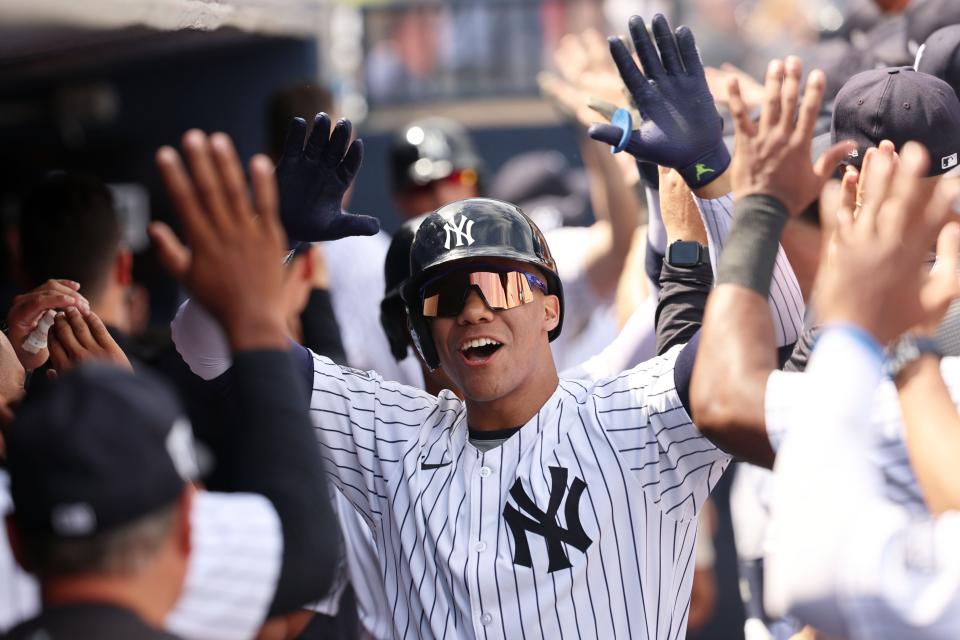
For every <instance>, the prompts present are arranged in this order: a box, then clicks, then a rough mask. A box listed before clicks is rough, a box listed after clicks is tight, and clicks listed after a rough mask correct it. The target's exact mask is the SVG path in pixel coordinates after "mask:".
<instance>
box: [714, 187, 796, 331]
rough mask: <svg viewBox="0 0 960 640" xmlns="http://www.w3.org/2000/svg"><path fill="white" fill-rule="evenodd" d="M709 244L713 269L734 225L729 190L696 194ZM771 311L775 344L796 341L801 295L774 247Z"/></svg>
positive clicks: (785, 260) (787, 263)
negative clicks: (709, 195) (714, 194)
mask: <svg viewBox="0 0 960 640" xmlns="http://www.w3.org/2000/svg"><path fill="white" fill-rule="evenodd" d="M696 202H697V207H698V208H699V209H700V214H701V216H702V218H703V225H704V227H705V228H706V231H707V238H708V241H709V245H710V263H711V265H712V266H713V268H714V273H717V269H718V266H719V262H720V256H721V255H722V253H723V250H724V248H725V247H726V246H727V242H728V240H729V237H730V232H731V230H732V228H733V215H734V208H735V207H734V201H733V196H732V194H730V193H727V194H722V195H721V196H719V197H715V198H702V197H700V196H697V197H696ZM768 297H769V305H770V312H771V313H772V314H773V319H774V323H773V326H774V331H775V335H776V346H778V347H782V346H785V345H788V344H793V343H795V342H797V340H798V339H799V338H800V335H801V333H802V332H803V314H804V310H805V307H804V297H803V291H802V289H801V287H800V282H799V281H798V280H797V276H796V274H795V273H794V271H793V267H792V265H791V264H790V260H789V259H788V258H787V253H786V251H784V249H783V248H782V247H779V246H778V248H777V252H776V261H775V263H774V266H773V274H772V278H771V281H770V287H769V294H768Z"/></svg>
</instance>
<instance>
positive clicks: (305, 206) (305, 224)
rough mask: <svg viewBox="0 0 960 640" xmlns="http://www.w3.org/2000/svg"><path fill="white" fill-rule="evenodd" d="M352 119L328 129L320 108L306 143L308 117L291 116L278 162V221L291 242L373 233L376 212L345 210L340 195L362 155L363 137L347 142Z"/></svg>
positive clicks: (353, 173) (378, 224) (317, 240)
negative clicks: (361, 212) (351, 211)
mask: <svg viewBox="0 0 960 640" xmlns="http://www.w3.org/2000/svg"><path fill="white" fill-rule="evenodd" d="M350 128H351V127H350V121H349V120H339V121H337V124H336V126H335V127H334V128H333V134H331V133H330V116H328V115H327V114H325V113H318V114H317V116H316V118H315V119H314V121H313V131H311V132H310V138H309V139H308V140H307V143H306V145H304V143H303V139H304V138H305V137H306V133H307V123H306V122H304V120H303V119H302V118H294V119H293V123H292V124H291V125H290V129H289V131H287V139H286V141H285V142H284V144H283V155H282V156H280V161H279V162H278V163H277V186H278V188H279V190H280V221H281V222H282V223H283V228H284V230H285V231H286V232H287V237H288V238H289V239H290V242H291V244H292V245H293V244H296V243H297V242H319V241H321V240H337V239H339V238H346V237H348V236H372V235H373V234H375V233H376V232H377V231H379V230H380V223H379V222H378V221H377V219H376V218H372V217H370V216H360V215H354V214H350V213H347V212H345V211H343V209H342V205H343V195H344V194H345V193H346V192H347V189H348V188H349V187H350V184H351V183H352V182H353V178H354V177H355V176H356V175H357V171H358V170H359V169H360V163H361V162H362V161H363V142H362V141H361V140H354V141H353V143H352V144H351V142H350Z"/></svg>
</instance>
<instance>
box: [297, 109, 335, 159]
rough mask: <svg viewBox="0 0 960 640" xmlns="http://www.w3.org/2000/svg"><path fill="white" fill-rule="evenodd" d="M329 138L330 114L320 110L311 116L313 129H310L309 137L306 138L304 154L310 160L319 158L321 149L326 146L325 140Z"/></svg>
mask: <svg viewBox="0 0 960 640" xmlns="http://www.w3.org/2000/svg"><path fill="white" fill-rule="evenodd" d="M329 138H330V116H328V115H327V114H326V113H323V112H322V111H321V112H320V113H318V114H317V115H316V116H314V118H313V130H312V131H310V137H309V138H307V146H306V147H305V148H304V150H303V153H304V155H305V156H306V157H307V158H309V159H310V160H317V159H318V158H320V156H321V154H322V153H323V150H324V149H326V147H327V140H328V139H329Z"/></svg>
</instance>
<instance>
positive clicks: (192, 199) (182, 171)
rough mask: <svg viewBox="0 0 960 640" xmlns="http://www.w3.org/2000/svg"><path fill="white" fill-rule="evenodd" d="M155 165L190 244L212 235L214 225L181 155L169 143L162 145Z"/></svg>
mask: <svg viewBox="0 0 960 640" xmlns="http://www.w3.org/2000/svg"><path fill="white" fill-rule="evenodd" d="M156 162H157V168H158V169H159V170H160V176H161V177H162V178H163V183H164V186H165V187H166V190H167V195H168V196H169V197H170V200H171V202H173V207H174V209H175V210H176V211H177V214H178V217H179V218H180V221H181V222H182V223H183V230H184V232H185V233H186V236H187V240H188V241H189V242H190V243H191V244H195V243H196V242H200V241H205V240H206V239H210V238H213V237H214V235H215V234H214V232H213V228H212V227H211V225H210V222H209V221H208V220H207V216H206V214H205V213H204V212H203V208H202V207H201V204H200V199H199V197H198V196H197V193H196V191H195V190H194V188H193V182H192V181H191V180H190V176H188V175H187V170H186V167H184V166H183V162H182V161H181V160H180V155H179V154H178V153H177V152H176V151H174V150H173V149H172V148H171V147H161V148H160V149H159V150H158V151H157V155H156Z"/></svg>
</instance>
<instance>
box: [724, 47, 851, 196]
mask: <svg viewBox="0 0 960 640" xmlns="http://www.w3.org/2000/svg"><path fill="white" fill-rule="evenodd" d="M802 74H803V65H802V64H801V62H800V59H799V58H797V57H796V56H790V57H789V58H787V61H786V64H785V65H784V63H783V62H782V61H780V60H772V61H771V62H770V65H769V66H768V68H767V79H766V86H765V92H766V93H765V96H764V103H763V111H762V113H761V115H760V122H759V123H755V122H753V121H752V120H751V119H750V114H749V113H748V110H747V106H746V104H744V102H743V100H742V98H741V96H740V86H739V83H738V81H737V80H736V79H735V78H734V79H731V80H730V84H729V86H728V88H729V93H730V112H731V114H732V115H733V122H734V126H735V127H736V134H737V146H736V150H735V152H734V154H733V164H732V166H731V167H730V178H731V181H732V183H733V197H734V198H736V199H739V198H743V197H745V196H748V195H753V194H765V195H769V196H772V197H774V198H776V199H778V200H780V201H781V202H782V203H783V204H784V206H785V207H786V208H787V210H788V211H789V212H790V214H791V215H797V214H799V213H800V212H801V211H803V209H804V208H806V207H807V206H808V205H809V204H810V203H811V202H813V201H815V200H816V199H817V198H818V197H819V195H820V190H821V189H822V188H823V185H824V184H825V183H826V181H827V179H828V178H829V177H830V174H831V172H832V171H833V169H834V168H835V167H836V166H837V165H838V164H839V163H840V161H841V160H842V159H843V156H844V155H846V154H847V153H849V152H850V151H851V150H852V149H853V143H852V142H839V143H837V144H835V145H833V146H832V147H831V148H830V149H828V150H827V151H826V152H825V153H824V154H823V155H822V156H820V158H819V159H818V160H817V162H816V164H811V162H810V154H811V151H810V147H811V144H812V142H813V127H814V124H815V123H816V119H817V115H818V114H819V113H820V103H821V102H822V100H823V88H824V84H825V80H824V76H823V72H821V71H819V70H814V71H811V72H810V76H809V77H808V78H807V86H806V90H805V91H804V93H803V100H802V102H801V103H800V115H799V117H798V118H796V119H794V113H795V112H796V110H797V102H798V100H799V98H800V77H801V76H802Z"/></svg>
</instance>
